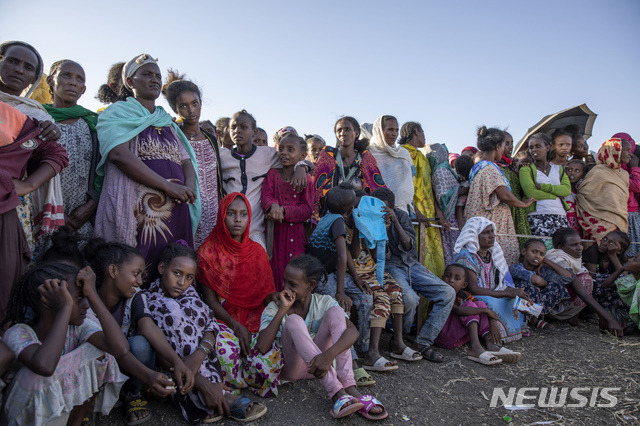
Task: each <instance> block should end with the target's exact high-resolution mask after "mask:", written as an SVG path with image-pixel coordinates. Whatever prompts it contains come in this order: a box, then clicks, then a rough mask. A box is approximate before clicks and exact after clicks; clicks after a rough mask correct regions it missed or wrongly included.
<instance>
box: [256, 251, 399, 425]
mask: <svg viewBox="0 0 640 426" xmlns="http://www.w3.org/2000/svg"><path fill="white" fill-rule="evenodd" d="M324 278H326V272H325V270H324V268H323V267H322V264H321V263H320V261H319V260H318V259H316V258H314V257H313V256H307V255H303V256H299V257H297V258H295V259H293V260H292V261H291V262H289V264H288V265H287V267H286V269H285V271H284V290H283V291H281V292H280V294H279V295H278V299H279V300H278V302H275V301H274V302H271V303H270V304H269V305H268V306H267V307H266V308H265V310H264V312H263V313H262V319H261V321H260V334H259V335H258V343H257V347H258V350H260V351H261V352H262V353H266V352H267V351H268V350H269V348H270V347H271V345H272V344H273V342H274V341H275V340H278V341H281V344H280V346H281V347H282V350H283V353H284V358H285V360H286V361H285V365H284V367H283V369H282V377H283V378H284V379H285V380H300V379H311V378H313V377H314V376H315V377H316V378H319V379H320V382H321V383H322V386H323V387H324V388H325V390H326V391H327V394H328V396H329V398H331V399H332V401H333V407H332V408H331V411H330V414H331V416H332V417H334V418H342V417H346V416H348V415H350V414H353V413H354V412H356V411H358V412H359V413H360V414H362V416H364V417H365V418H367V419H370V420H382V419H384V418H386V417H387V416H388V413H387V411H386V409H385V408H384V406H383V405H382V404H381V403H380V401H378V400H377V399H376V398H374V397H373V396H371V395H362V394H361V393H360V392H359V391H358V388H357V385H356V381H355V378H354V374H353V369H352V359H351V352H350V351H349V348H350V347H351V345H353V344H354V343H355V342H356V339H357V338H358V331H357V330H356V328H355V327H354V325H353V324H352V323H351V321H349V320H348V319H347V318H346V314H345V312H344V310H343V309H342V308H341V307H340V305H339V304H338V303H337V302H336V300H335V299H333V298H332V297H331V296H328V295H319V294H313V290H314V288H315V286H316V284H317V283H318V282H319V281H321V280H322V279H324ZM334 362H335V367H334V366H333V365H332V364H333V363H334Z"/></svg>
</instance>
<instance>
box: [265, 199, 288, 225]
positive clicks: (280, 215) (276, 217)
mask: <svg viewBox="0 0 640 426" xmlns="http://www.w3.org/2000/svg"><path fill="white" fill-rule="evenodd" d="M267 219H269V220H272V221H274V222H278V223H282V221H283V220H284V208H282V206H280V205H278V204H275V203H274V204H271V207H269V213H268V214H267Z"/></svg>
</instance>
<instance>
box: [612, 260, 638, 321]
mask: <svg viewBox="0 0 640 426" xmlns="http://www.w3.org/2000/svg"><path fill="white" fill-rule="evenodd" d="M624 271H625V272H628V273H629V274H628V275H624V276H622V277H620V278H618V279H617V280H616V287H617V289H618V296H619V297H620V299H621V300H622V302H623V303H624V304H625V305H626V306H627V312H626V315H625V316H626V317H628V318H629V319H630V320H631V325H630V326H629V327H627V328H626V329H625V334H631V333H632V332H633V331H636V330H638V329H640V253H639V254H636V255H635V256H634V257H633V258H632V259H630V260H629V261H628V262H627V263H626V264H625V265H624Z"/></svg>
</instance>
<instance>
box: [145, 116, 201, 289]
mask: <svg viewBox="0 0 640 426" xmlns="http://www.w3.org/2000/svg"><path fill="white" fill-rule="evenodd" d="M136 143H137V150H138V157H139V158H140V159H141V160H142V162H143V163H144V164H145V165H146V166H148V167H149V168H150V169H151V170H153V171H154V172H156V173H157V174H159V175H160V176H162V177H163V178H165V179H167V180H168V181H170V182H175V183H178V184H181V185H184V173H183V172H182V162H183V161H185V160H189V154H187V151H186V150H185V149H184V147H183V146H182V143H181V142H180V140H179V139H178V135H177V134H176V132H175V131H174V130H173V128H171V127H148V128H146V129H145V130H143V131H142V132H141V133H140V134H139V135H138V136H137V137H136ZM134 206H135V207H134V215H135V217H136V223H137V231H138V232H137V236H136V242H137V248H138V250H140V252H141V253H142V256H144V258H145V259H146V262H147V265H148V268H147V271H148V272H149V273H150V275H151V276H152V277H151V278H153V276H155V275H156V273H157V272H156V269H157V268H156V265H157V262H158V257H159V256H160V252H161V251H162V250H163V249H164V247H165V246H166V245H167V244H168V243H170V242H174V241H177V240H184V241H186V242H187V244H189V247H193V232H192V231H191V216H190V214H189V205H188V204H186V203H181V204H178V203H176V202H175V201H173V199H171V198H169V197H168V196H167V194H165V193H164V192H162V191H158V190H157V189H152V188H149V187H148V186H145V185H142V184H139V185H138V190H137V198H136V202H135V204H134Z"/></svg>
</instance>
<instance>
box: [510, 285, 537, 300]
mask: <svg viewBox="0 0 640 426" xmlns="http://www.w3.org/2000/svg"><path fill="white" fill-rule="evenodd" d="M504 292H505V293H507V295H508V296H509V297H516V296H518V297H519V298H520V299H524V300H528V301H529V302H531V298H530V297H529V295H528V294H527V293H526V292H525V291H524V289H523V288H514V287H507V288H506V289H505V290H504Z"/></svg>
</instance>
